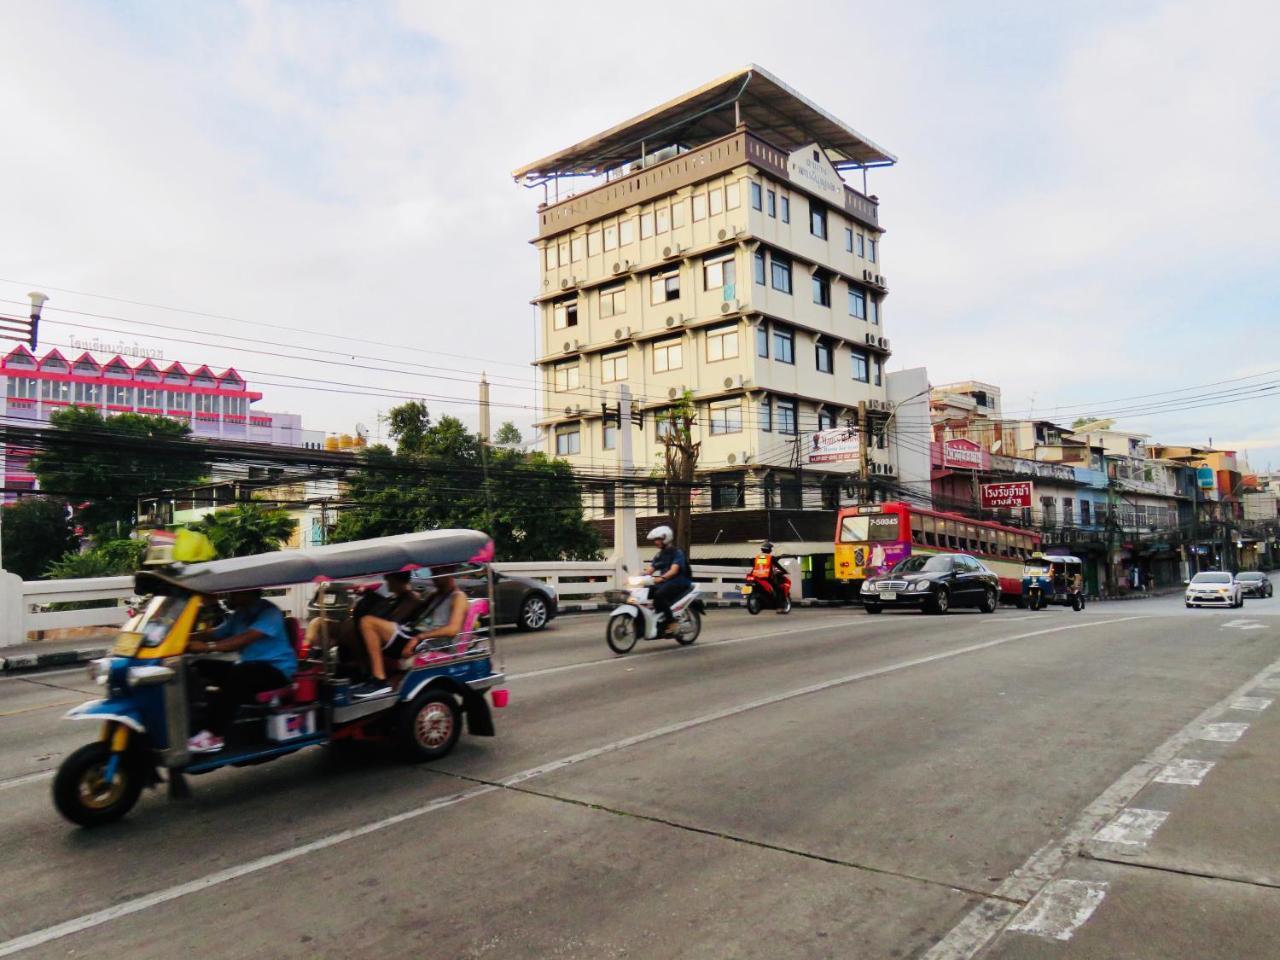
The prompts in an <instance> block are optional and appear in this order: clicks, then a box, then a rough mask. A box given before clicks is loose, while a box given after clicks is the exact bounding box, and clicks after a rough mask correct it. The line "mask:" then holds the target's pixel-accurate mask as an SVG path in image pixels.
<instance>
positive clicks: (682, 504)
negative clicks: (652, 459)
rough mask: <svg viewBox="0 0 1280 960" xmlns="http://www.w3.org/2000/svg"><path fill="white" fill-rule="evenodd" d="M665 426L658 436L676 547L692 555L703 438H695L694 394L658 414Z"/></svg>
mask: <svg viewBox="0 0 1280 960" xmlns="http://www.w3.org/2000/svg"><path fill="white" fill-rule="evenodd" d="M658 416H659V417H660V418H661V419H660V421H659V422H663V423H666V428H665V429H664V430H663V431H662V434H661V436H659V438H658V439H659V442H660V443H661V444H662V476H663V479H664V481H665V482H666V485H667V502H668V503H669V504H670V505H671V527H672V529H673V530H674V531H675V535H676V546H677V547H679V548H680V549H681V550H683V551H684V553H685V556H689V553H690V550H689V548H690V546H691V543H690V541H692V539H693V515H692V511H691V510H690V503H689V501H690V497H691V496H692V494H693V477H694V472H695V470H697V467H698V454H699V453H700V452H701V450H702V441H700V440H699V441H695V440H694V439H693V425H694V422H695V421H696V420H697V417H698V413H697V408H696V407H695V406H694V403H693V393H692V392H691V391H689V390H686V391H685V392H684V395H683V396H682V397H681V398H680V399H679V400H677V401H676V402H675V403H674V404H672V405H671V406H670V407H668V408H667V409H666V410H665V411H664V412H663V413H661V414H659V415H658Z"/></svg>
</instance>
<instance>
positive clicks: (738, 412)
mask: <svg viewBox="0 0 1280 960" xmlns="http://www.w3.org/2000/svg"><path fill="white" fill-rule="evenodd" d="M741 432H742V401H741V400H724V401H721V402H719V403H713V404H711V433H712V434H713V435H718V434H722V433H741Z"/></svg>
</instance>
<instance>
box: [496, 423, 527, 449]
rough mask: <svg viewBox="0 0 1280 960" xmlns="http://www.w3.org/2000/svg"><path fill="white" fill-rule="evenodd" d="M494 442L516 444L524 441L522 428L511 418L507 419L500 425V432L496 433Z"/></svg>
mask: <svg viewBox="0 0 1280 960" xmlns="http://www.w3.org/2000/svg"><path fill="white" fill-rule="evenodd" d="M493 442H494V443H500V444H506V445H515V444H519V443H524V437H523V436H522V435H521V433H520V428H519V427H517V426H516V425H515V424H514V423H512V422H511V421H510V420H507V421H506V422H505V423H503V424H502V425H501V426H500V427H498V432H497V433H496V434H495V435H494V438H493Z"/></svg>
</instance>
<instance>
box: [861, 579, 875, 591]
mask: <svg viewBox="0 0 1280 960" xmlns="http://www.w3.org/2000/svg"><path fill="white" fill-rule="evenodd" d="M862 592H863V593H875V592H876V585H875V584H874V583H872V582H871V581H870V580H863V581H862Z"/></svg>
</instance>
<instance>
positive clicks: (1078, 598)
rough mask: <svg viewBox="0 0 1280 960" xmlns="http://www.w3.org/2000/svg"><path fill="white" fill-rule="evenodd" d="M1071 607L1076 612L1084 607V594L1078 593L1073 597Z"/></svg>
mask: <svg viewBox="0 0 1280 960" xmlns="http://www.w3.org/2000/svg"><path fill="white" fill-rule="evenodd" d="M1071 609H1072V610H1074V611H1075V612H1076V613H1079V612H1080V611H1081V610H1083V609H1084V596H1083V595H1082V594H1079V593H1077V594H1076V595H1075V596H1074V597H1072V598H1071Z"/></svg>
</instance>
